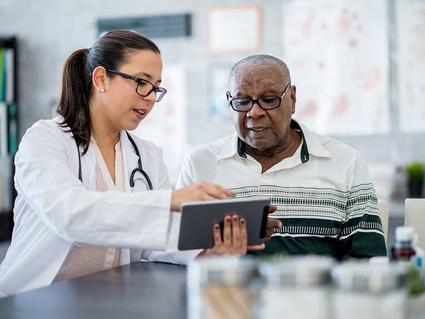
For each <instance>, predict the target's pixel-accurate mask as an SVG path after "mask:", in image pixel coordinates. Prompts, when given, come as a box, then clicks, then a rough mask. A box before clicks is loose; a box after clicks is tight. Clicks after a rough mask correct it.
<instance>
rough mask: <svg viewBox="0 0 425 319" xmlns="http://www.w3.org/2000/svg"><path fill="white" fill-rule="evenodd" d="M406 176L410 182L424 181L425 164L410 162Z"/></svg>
mask: <svg viewBox="0 0 425 319" xmlns="http://www.w3.org/2000/svg"><path fill="white" fill-rule="evenodd" d="M406 174H407V178H408V180H409V181H422V180H423V179H424V174H425V169H424V164H423V163H422V162H419V161H413V162H410V163H409V164H408V165H407V166H406Z"/></svg>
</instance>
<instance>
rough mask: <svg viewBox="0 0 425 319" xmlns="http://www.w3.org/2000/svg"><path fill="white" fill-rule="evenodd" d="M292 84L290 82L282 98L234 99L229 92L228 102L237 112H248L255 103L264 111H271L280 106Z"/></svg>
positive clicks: (272, 96) (268, 96)
mask: <svg viewBox="0 0 425 319" xmlns="http://www.w3.org/2000/svg"><path fill="white" fill-rule="evenodd" d="M290 85H291V83H290V82H289V83H288V84H287V85H286V86H285V89H284V90H283V93H282V94H281V95H280V96H277V95H266V96H262V97H260V98H258V99H253V98H252V97H236V98H232V96H231V95H230V93H229V92H227V100H228V101H229V104H230V106H231V107H232V109H233V110H234V111H236V112H248V111H250V110H251V109H252V107H253V106H254V103H257V104H258V105H259V106H260V107H261V108H262V109H263V110H271V109H275V108H277V107H279V106H280V104H281V102H282V98H283V96H284V95H285V94H286V91H287V90H288V87H290Z"/></svg>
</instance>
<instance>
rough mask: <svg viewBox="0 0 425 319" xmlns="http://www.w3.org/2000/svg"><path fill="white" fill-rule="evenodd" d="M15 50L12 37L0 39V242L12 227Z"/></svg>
mask: <svg viewBox="0 0 425 319" xmlns="http://www.w3.org/2000/svg"><path fill="white" fill-rule="evenodd" d="M17 49H18V47H17V39H16V37H0V241H3V240H8V239H10V236H11V232H12V227H13V215H12V210H13V202H14V199H15V197H16V192H15V189H14V187H13V175H14V165H13V158H14V155H15V153H16V150H17V146H18V114H17V110H18V108H17V106H18V92H17V91H18V90H17V83H18V80H17V79H18V74H17V58H18V54H17V53H18V50H17Z"/></svg>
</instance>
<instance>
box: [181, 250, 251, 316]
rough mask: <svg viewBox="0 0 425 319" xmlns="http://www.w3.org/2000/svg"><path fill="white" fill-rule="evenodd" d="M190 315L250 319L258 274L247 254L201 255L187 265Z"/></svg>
mask: <svg viewBox="0 0 425 319" xmlns="http://www.w3.org/2000/svg"><path fill="white" fill-rule="evenodd" d="M187 274H188V281H187V282H188V314H189V316H188V317H189V319H201V318H202V319H235V318H238V319H239V318H240V319H248V318H249V319H251V318H253V311H252V305H253V303H254V300H255V298H256V292H255V291H254V290H253V289H251V287H250V284H251V282H252V281H253V280H254V279H256V278H258V271H257V264H256V262H255V261H254V260H252V259H249V258H238V257H234V256H216V257H204V258H200V259H198V260H196V261H194V262H193V263H191V264H189V267H188V272H187Z"/></svg>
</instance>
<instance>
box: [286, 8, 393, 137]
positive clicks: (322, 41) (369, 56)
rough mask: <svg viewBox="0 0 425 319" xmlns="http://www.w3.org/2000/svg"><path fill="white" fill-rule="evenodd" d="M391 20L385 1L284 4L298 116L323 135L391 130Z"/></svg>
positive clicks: (287, 42) (289, 65)
mask: <svg viewBox="0 0 425 319" xmlns="http://www.w3.org/2000/svg"><path fill="white" fill-rule="evenodd" d="M387 19H388V17H387V7H386V2H385V1H384V0H376V1H368V0H359V1H355V2H353V1H348V0H341V1H331V0H323V1H290V2H288V3H287V4H284V5H283V30H282V31H283V32H282V34H283V55H282V59H283V60H284V61H285V62H286V63H287V64H288V67H289V69H290V71H291V74H292V83H293V84H295V85H296V87H297V104H296V113H295V118H297V119H299V120H301V121H302V122H304V123H305V124H306V125H307V126H308V127H309V128H311V129H312V130H314V131H316V132H319V133H323V134H333V135H359V134H360V135H365V134H384V133H388V132H389V130H390V115H389V101H388V89H387V86H388V82H387V81H388V80H387V79H388V70H387V65H388V55H389V54H388V40H387V38H388V35H387Z"/></svg>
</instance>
